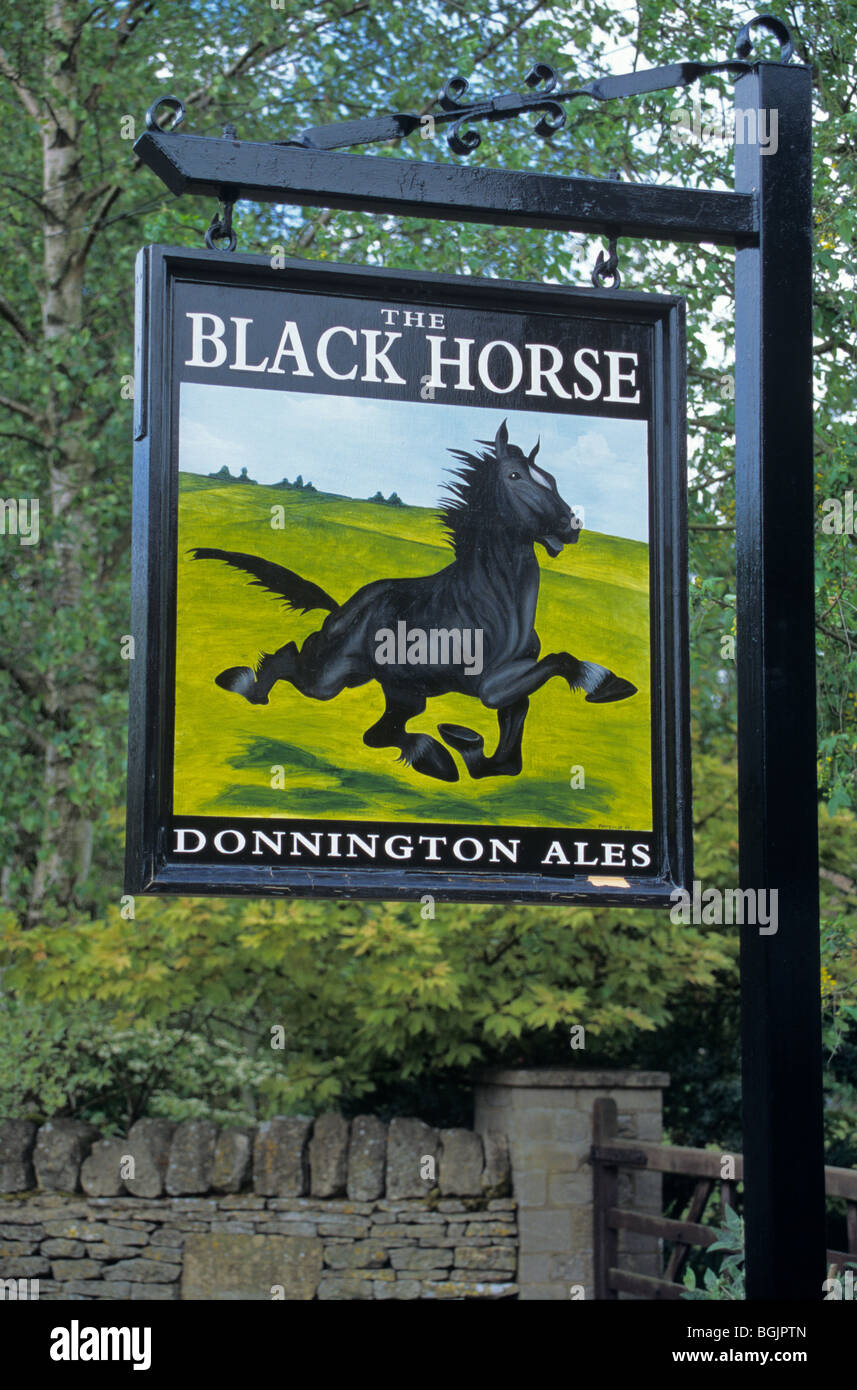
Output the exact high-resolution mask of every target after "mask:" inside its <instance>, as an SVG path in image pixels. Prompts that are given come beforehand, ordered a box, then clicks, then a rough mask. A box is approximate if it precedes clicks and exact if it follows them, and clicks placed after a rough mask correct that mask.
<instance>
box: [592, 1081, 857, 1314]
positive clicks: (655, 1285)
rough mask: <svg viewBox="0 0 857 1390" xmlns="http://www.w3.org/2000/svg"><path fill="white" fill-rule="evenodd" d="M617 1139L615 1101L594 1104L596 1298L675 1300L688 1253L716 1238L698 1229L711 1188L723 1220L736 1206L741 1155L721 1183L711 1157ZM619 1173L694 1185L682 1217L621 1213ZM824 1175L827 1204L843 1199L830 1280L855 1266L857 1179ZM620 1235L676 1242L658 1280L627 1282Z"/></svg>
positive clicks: (630, 1277)
mask: <svg viewBox="0 0 857 1390" xmlns="http://www.w3.org/2000/svg"><path fill="white" fill-rule="evenodd" d="M617 1131H618V1116H617V1110H616V1102H615V1100H611V1099H602V1100H597V1101H596V1102H595V1106H594V1111H593V1132H592V1150H591V1161H592V1186H593V1205H594V1223H595V1229H594V1241H593V1253H594V1264H595V1297H596V1298H618V1296H619V1294H620V1293H627V1294H635V1295H637V1296H638V1297H640V1298H681V1296H682V1292H683V1289H684V1285H683V1284H682V1283H681V1276H682V1271H683V1269H684V1265H685V1262H686V1260H687V1257H688V1255H689V1254H690V1251H691V1249H692V1248H693V1246H700V1247H703V1248H704V1247H706V1246H708V1245H712V1244H713V1243H714V1241H716V1240H717V1238H718V1234H719V1232H718V1231H717V1230H715V1229H714V1228H713V1227H712V1226H704V1225H702V1224H701V1218H702V1215H703V1213H704V1211H705V1207H706V1205H707V1203H708V1200H709V1198H710V1196H711V1193H712V1191H713V1190H714V1186H715V1184H719V1186H720V1210H721V1217H722V1214H723V1212H724V1211H725V1209H726V1207H727V1206H731V1207H734V1205H735V1189H736V1183H738V1182H740V1181H741V1180H742V1179H743V1177H744V1159H743V1157H742V1155H741V1154H733V1155H730V1157H732V1158H733V1159H734V1170H733V1169H730V1172H733V1173H734V1176H731V1177H727V1178H724V1177H723V1175H722V1172H723V1163H722V1156H721V1155H720V1154H718V1153H712V1152H711V1151H710V1150H708V1149H684V1148H679V1147H677V1146H675V1145H671V1144H651V1143H643V1142H640V1141H639V1140H636V1139H620V1138H618V1135H617ZM620 1169H631V1170H637V1171H639V1170H640V1169H647V1170H648V1171H649V1172H653V1173H679V1174H682V1175H683V1176H685V1177H690V1178H696V1185H695V1187H694V1189H693V1194H692V1196H691V1199H690V1202H689V1203H688V1207H687V1211H686V1212H685V1215H684V1217H683V1218H682V1219H681V1220H675V1219H673V1218H671V1217H666V1216H655V1215H653V1214H652V1213H651V1212H642V1211H632V1210H628V1209H626V1208H624V1207H620V1206H619V1170H620ZM824 1172H825V1190H826V1192H827V1195H828V1197H841V1198H844V1200H845V1210H846V1233H847V1245H848V1249H847V1250H828V1252H827V1263H828V1272H829V1274H831V1275H833V1274H835V1273H836V1271H837V1270H838V1269H841V1268H842V1266H843V1265H844V1264H845V1263H846V1262H847V1261H851V1262H854V1263H857V1171H852V1170H851V1169H850V1168H825V1170H824ZM620 1231H636V1232H639V1233H640V1234H642V1235H652V1236H658V1237H660V1238H661V1239H662V1240H670V1241H674V1242H675V1244H674V1246H673V1250H672V1252H671V1254H670V1257H669V1259H668V1261H667V1265H666V1268H665V1270H664V1273H663V1277H662V1278H658V1279H656V1278H653V1277H652V1276H651V1275H648V1274H631V1273H630V1272H628V1271H626V1270H622V1269H619V1267H618V1266H619V1232H620ZM819 1292H820V1291H819Z"/></svg>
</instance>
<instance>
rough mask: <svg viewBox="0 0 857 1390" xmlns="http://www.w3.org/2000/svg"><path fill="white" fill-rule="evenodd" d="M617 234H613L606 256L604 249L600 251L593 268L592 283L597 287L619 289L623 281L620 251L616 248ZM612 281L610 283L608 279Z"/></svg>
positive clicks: (608, 243)
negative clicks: (620, 268) (620, 271)
mask: <svg viewBox="0 0 857 1390" xmlns="http://www.w3.org/2000/svg"><path fill="white" fill-rule="evenodd" d="M617 237H618V233H617V236H611V237H610V238H609V240H608V242H607V250H608V254H607V255H606V256H605V254H604V252H603V251H599V252H598V258H597V260H596V262H595V265H594V266H593V268H592V276H591V279H592V283H593V285H594V286H595V288H596V289H597V290H598V289H602V290H618V288H619V286H620V285H621V283H622V276H621V274H620V273H619V253H618V251H617V249H616V240H617ZM608 280H609V281H610V283H609V284H608V283H607V281H608Z"/></svg>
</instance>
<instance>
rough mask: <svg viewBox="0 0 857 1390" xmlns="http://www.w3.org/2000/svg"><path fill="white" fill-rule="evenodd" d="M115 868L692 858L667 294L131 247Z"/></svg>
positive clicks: (413, 890)
mask: <svg viewBox="0 0 857 1390" xmlns="http://www.w3.org/2000/svg"><path fill="white" fill-rule="evenodd" d="M137 313H138V322H137V365H136V371H135V384H136V392H135V397H136V399H135V411H136V428H135V435H136V444H135V449H136V453H135V462H134V578H133V618H132V630H133V636H134V639H135V649H134V650H135V656H134V661H133V663H132V702H131V735H130V756H129V810H128V837H127V844H128V849H127V886H126V891H128V892H132V893H137V892H153V893H166V892H181V893H186V894H210V893H241V894H249V895H255V896H266V895H271V894H296V895H307V896H308V895H325V896H345V897H355V898H396V897H402V896H404V897H413V898H415V899H418V898H420V897H421V896H422V895H424V894H431V895H434V896H435V897H436V898H437V899H439V900H454V899H460V900H475V901H479V900H481V901H487V902H491V901H499V900H503V899H511V900H514V901H523V902H525V901H536V900H544V901H547V902H572V901H574V902H580V901H587V900H589V901H598V902H617V903H623V904H624V903H640V904H643V903H646V904H656V903H658V902H667V901H668V900H669V894H670V892H671V891H672V890H673V889H674V888H675V887H676V886H677V885H680V886H684V885H687V884H688V883H689V881H690V879H691V876H692V874H691V862H690V859H691V849H690V830H689V805H690V796H689V754H688V724H689V719H688V674H687V633H686V614H685V594H686V510H685V460H684V447H685V432H684V328H683V303H682V301H681V300H678V299H675V298H670V297H666V296H662V295H648V294H637V293H622V292H615V291H605V290H589V289H586V290H580V289H565V288H561V287H557V286H553V285H532V284H520V283H509V282H503V281H496V280H490V281H489V280H481V279H473V278H469V277H467V278H465V277H447V276H440V275H427V274H422V273H420V274H416V273H404V272H396V271H380V270H373V269H367V268H353V267H348V266H324V265H318V264H313V263H310V262H305V261H301V262H286V263H283V261H282V260H279V261H278V260H277V259H276V258H274V260H273V262H272V261H271V260H269V259H267V258H263V257H256V256H238V255H231V256H223V255H222V254H219V253H216V252H195V251H187V250H179V249H171V248H164V247H150V248H147V249H146V250H145V251H143V252H142V253H141V255H140V259H139V263H138V270H137Z"/></svg>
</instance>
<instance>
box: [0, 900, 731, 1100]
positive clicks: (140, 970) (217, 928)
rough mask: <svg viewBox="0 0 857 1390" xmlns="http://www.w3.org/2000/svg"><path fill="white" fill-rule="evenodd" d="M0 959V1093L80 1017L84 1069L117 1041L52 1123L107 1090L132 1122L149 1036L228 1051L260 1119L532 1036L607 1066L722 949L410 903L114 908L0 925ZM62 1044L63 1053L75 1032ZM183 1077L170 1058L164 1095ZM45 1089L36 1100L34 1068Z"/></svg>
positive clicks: (234, 1085)
mask: <svg viewBox="0 0 857 1390" xmlns="http://www.w3.org/2000/svg"><path fill="white" fill-rule="evenodd" d="M4 945H5V947H6V951H7V959H8V960H9V962H10V963H9V965H8V967H7V971H6V980H5V983H6V985H7V987H8V988H10V989H11V990H12V991H20V992H21V993H26V996H27V999H28V1004H29V1006H31V1007H32V1010H33V1012H32V1027H30V1026H29V1025H28V1026H27V1027H26V1029H23V1030H22V1028H21V1023H22V1019H21V1016H20V1014H17V1013H13V1014H12V1015H10V1018H9V1021H8V1023H7V1024H6V1027H5V1033H6V1036H5V1040H4V1043H3V1047H2V1048H0V1055H2V1056H3V1057H4V1059H5V1060H4V1062H3V1068H4V1071H5V1073H6V1075H5V1078H4V1085H3V1090H4V1091H5V1092H6V1093H7V1094H8V1093H9V1089H10V1088H11V1090H12V1091H13V1092H14V1093H15V1094H17V1095H18V1096H19V1097H20V1100H21V1103H24V1102H26V1105H27V1107H28V1108H29V1107H35V1108H36V1109H37V1110H39V1109H42V1108H44V1105H45V1098H46V1094H47V1093H46V1091H44V1090H43V1089H41V1088H42V1087H43V1085H46V1084H48V1083H47V1082H43V1081H42V1079H40V1075H39V1073H38V1070H37V1068H36V1067H35V1065H34V1063H35V1060H36V1059H38V1058H41V1057H44V1056H45V1053H46V1052H47V1051H49V1050H50V1051H52V1050H53V1048H54V1034H53V1032H52V1031H51V1030H52V1029H53V1028H54V1027H55V1022H56V1019H57V1017H58V1016H59V1017H64V1016H65V1015H66V1014H67V1013H69V1012H71V1014H72V1015H75V1016H76V1015H77V1011H78V1010H79V1009H80V1010H84V1011H86V1010H87V1009H88V1008H91V1007H92V1006H93V1005H95V1006H96V1009H95V1012H94V1013H91V1014H90V1015H89V1020H90V1023H89V1025H88V1026H89V1027H91V1030H92V1032H91V1038H92V1041H91V1043H88V1044H87V1045H86V1047H84V1049H83V1050H84V1052H85V1053H86V1055H89V1053H90V1052H92V1051H93V1050H95V1042H94V1040H95V1038H96V1037H97V1036H98V1035H99V1030H101V1031H104V1030H105V1029H114V1030H119V1034H120V1035H121V1037H122V1039H123V1042H122V1043H120V1044H119V1051H118V1052H116V1051H114V1052H113V1053H112V1054H111V1055H112V1056H113V1057H115V1060H116V1066H115V1068H114V1067H112V1066H111V1067H110V1068H109V1069H108V1072H107V1073H106V1074H105V1075H102V1074H100V1073H99V1074H98V1075H97V1076H96V1075H93V1077H92V1078H91V1081H90V1083H89V1084H88V1086H87V1087H86V1088H84V1087H82V1086H81V1085H80V1083H79V1081H78V1079H77V1077H76V1076H74V1075H70V1077H69V1080H70V1081H73V1082H74V1084H75V1085H76V1086H77V1087H78V1089H77V1091H76V1092H74V1093H73V1092H72V1091H69V1094H68V1096H67V1099H66V1101H65V1103H64V1108H71V1109H73V1110H74V1111H75V1113H78V1112H80V1111H83V1112H86V1110H87V1108H88V1107H94V1109H95V1110H100V1109H101V1108H102V1107H103V1106H104V1105H105V1104H106V1101H105V1099H104V1092H105V1091H107V1090H110V1089H116V1090H117V1092H120V1093H121V1097H122V1106H123V1107H124V1109H125V1110H127V1107H128V1106H129V1104H130V1105H131V1107H132V1109H133V1107H134V1106H135V1104H136V1103H137V1102H136V1100H135V1098H134V1094H133V1093H132V1090H131V1089H130V1088H129V1087H128V1086H126V1085H124V1084H123V1082H122V1079H121V1076H120V1072H122V1071H123V1069H127V1068H128V1067H129V1066H130V1059H132V1058H133V1057H137V1056H139V1055H142V1052H143V1051H144V1050H145V1048H146V1047H150V1048H151V1055H152V1067H153V1069H156V1068H163V1067H168V1068H169V1067H172V1065H173V1064H172V1062H171V1061H170V1060H169V1059H168V1058H165V1057H164V1056H163V1054H162V1051H161V1040H162V1039H163V1036H164V1030H165V1029H170V1028H174V1027H176V1026H177V1025H178V1024H179V1023H181V1025H182V1026H183V1027H184V1028H185V1029H186V1030H187V1031H188V1033H189V1034H192V1035H193V1037H194V1038H195V1039H196V1040H198V1041H200V1042H204V1043H206V1044H207V1046H208V1047H209V1049H213V1050H214V1051H216V1048H217V1043H218V1040H223V1039H228V1040H232V1039H233V1038H235V1037H238V1036H243V1038H244V1039H245V1042H246V1053H247V1056H249V1057H250V1058H251V1059H253V1062H254V1065H256V1064H258V1066H257V1067H256V1071H257V1084H258V1087H259V1094H260V1097H261V1099H260V1104H261V1107H262V1109H263V1111H265V1110H267V1111H271V1112H272V1113H273V1112H277V1111H278V1110H280V1111H281V1110H283V1109H284V1108H287V1109H294V1108H298V1109H299V1108H300V1107H301V1106H307V1105H308V1106H310V1107H312V1108H315V1109H323V1108H324V1106H325V1105H329V1104H331V1103H333V1102H336V1103H337V1104H338V1103H342V1102H344V1103H346V1104H348V1103H350V1102H352V1101H354V1100H357V1099H359V1098H360V1097H361V1096H364V1095H367V1094H368V1093H370V1092H371V1091H372V1090H373V1089H374V1087H375V1086H376V1085H378V1084H381V1085H383V1084H384V1082H385V1081H389V1080H390V1079H392V1078H394V1077H395V1078H402V1079H405V1080H408V1079H412V1078H415V1077H419V1076H422V1075H426V1074H431V1073H432V1072H434V1071H439V1072H449V1071H456V1072H458V1073H459V1074H461V1073H463V1072H464V1071H466V1069H468V1068H469V1067H471V1066H472V1065H473V1064H474V1063H476V1062H481V1061H484V1060H486V1059H493V1060H504V1059H505V1060H507V1061H509V1062H518V1063H520V1062H522V1061H528V1060H530V1051H531V1050H530V1047H529V1040H530V1039H533V1038H535V1039H538V1038H540V1037H544V1036H553V1038H554V1044H555V1047H556V1048H557V1050H559V1048H560V1047H562V1048H564V1055H565V1056H566V1057H567V1058H569V1059H571V1060H574V1058H575V1057H579V1056H580V1052H579V1051H577V1052H572V1051H571V1042H570V1037H571V1035H570V1029H571V1027H572V1026H573V1025H579V1024H583V1026H584V1028H585V1031H586V1041H587V1046H593V1045H594V1046H596V1047H600V1048H601V1049H602V1050H603V1051H605V1052H606V1053H608V1054H609V1052H610V1051H611V1049H613V1048H614V1047H615V1044H616V1040H617V1039H619V1038H625V1037H627V1036H628V1035H629V1034H631V1033H637V1032H639V1031H641V1030H642V1031H644V1032H650V1031H652V1030H653V1029H655V1028H657V1027H660V1026H662V1025H663V1024H664V1023H665V1022H666V1020H667V1019H668V1017H669V1014H670V1004H671V1001H672V1000H673V999H674V998H675V996H676V995H677V994H678V992H679V991H680V989H681V988H682V987H683V986H688V985H691V986H693V987H695V988H696V989H698V990H700V991H703V992H704V991H705V990H706V989H710V988H711V986H712V985H713V984H714V982H715V979H716V976H717V972H718V971H723V970H726V969H727V968H728V966H729V964H730V960H729V952H728V946H726V947H724V945H723V943H722V942H720V941H719V940H718V939H717V938H716V937H715V936H714V935H713V934H711V933H707V934H706V933H705V932H704V931H702V930H700V929H697V928H687V927H679V926H673V925H671V924H670V923H669V922H668V921H666V922H660V921H656V922H653V923H650V922H647V923H645V924H643V925H639V924H636V923H633V922H631V921H629V920H628V915H627V914H626V913H624V912H614V913H612V914H611V913H594V912H590V911H586V910H579V911H575V912H574V913H571V914H570V913H568V912H564V911H560V910H556V909H553V910H551V909H545V910H537V911H536V910H533V909H529V910H525V909H514V910H508V909H501V908H473V909H471V910H469V911H467V912H462V911H461V910H460V909H459V908H456V907H452V906H448V907H443V906H440V907H438V908H437V910H436V916H435V917H434V918H431V917H427V918H425V919H424V918H422V916H421V915H420V912H419V910H418V908H415V906H414V905H413V904H410V903H408V904H395V905H394V904H384V905H382V906H375V905H370V904H365V903H349V904H345V903H340V904H336V905H335V906H330V905H327V904H319V903H289V904H281V903H274V902H260V903H253V904H250V905H244V906H242V907H241V909H240V910H239V911H238V912H236V910H235V907H234V905H233V904H231V903H227V902H222V901H219V900H212V901H205V902H203V903H189V902H181V901H179V902H170V903H168V904H155V903H151V902H146V903H143V904H141V905H139V911H138V916H137V919H136V920H135V921H133V922H130V921H126V920H123V918H122V917H121V916H120V913H119V911H118V910H114V911H113V912H112V913H111V914H110V915H109V916H108V917H107V919H106V920H96V921H90V922H77V923H72V924H69V925H63V926H60V927H55V928H44V929H38V928H32V929H30V930H29V931H23V930H21V929H20V928H16V927H13V926H10V927H9V929H8V932H7V934H6V936H5V939H4ZM0 1017H2V1015H0ZM42 1028H46V1029H47V1030H48V1031H47V1032H46V1033H45V1034H44V1035H43V1034H42V1033H41V1032H40V1029H42ZM79 1028H83V1025H82V1024H80V1025H78V1022H76V1023H75V1029H78V1031H77V1032H76V1031H74V1030H73V1031H72V1032H71V1033H70V1035H69V1036H70V1044H71V1046H72V1047H74V1046H75V1042H74V1039H75V1037H77V1038H82V1037H86V1036H88V1034H87V1032H86V1029H85V1028H84V1031H83V1032H82V1033H81V1032H80V1031H79ZM278 1028H282V1029H283V1030H284V1035H278V1034H277V1032H276V1030H277V1029H278ZM272 1029H273V1030H274V1032H273V1033H272ZM278 1037H279V1041H280V1042H282V1046H280V1047H278V1046H276V1043H277V1040H278ZM16 1038H18V1039H19V1041H18V1042H16ZM272 1040H273V1041H274V1043H275V1046H274V1047H272ZM230 1058H231V1054H228V1053H227V1052H224V1053H223V1054H222V1056H221V1058H220V1060H219V1061H214V1062H213V1061H212V1060H211V1058H210V1059H209V1062H208V1065H207V1067H206V1069H205V1074H206V1075H210V1074H211V1072H212V1068H213V1069H214V1070H215V1071H216V1070H217V1068H218V1067H221V1069H222V1072H223V1079H224V1082H226V1081H227V1073H228V1072H230V1068H231V1067H232V1066H233V1061H231V1060H230ZM55 1066H56V1064H54V1068H55ZM16 1078H20V1079H16ZM186 1079H187V1078H186V1067H185V1062H184V1058H183V1057H182V1058H181V1059H179V1060H178V1062H177V1064H176V1066H175V1084H176V1086H177V1088H178V1089H179V1090H181V1088H182V1086H183V1085H184V1084H185V1082H186ZM228 1083H229V1085H228V1086H226V1087H224V1088H223V1089H224V1091H225V1092H228V1095H226V1094H225V1095H224V1102H223V1103H224V1104H225V1105H226V1106H227V1108H230V1107H231V1108H232V1109H235V1108H236V1107H237V1106H238V1105H239V1104H243V1103H244V1100H243V1092H242V1087H243V1085H244V1079H243V1075H242V1076H239V1074H238V1072H237V1071H236V1073H235V1075H234V1076H232V1075H231V1074H230V1075H229V1076H228ZM49 1084H50V1087H51V1089H50V1095H51V1096H52V1097H55V1096H56V1086H57V1084H59V1076H58V1075H57V1074H56V1073H55V1070H54V1069H49ZM230 1088H231V1089H230ZM161 1089H162V1088H161ZM215 1089H216V1090H217V1091H218V1093H219V1092H220V1089H221V1088H215ZM151 1092H152V1093H157V1094H160V1093H161V1092H159V1091H158V1087H157V1086H153V1087H152V1088H151ZM199 1093H200V1092H199V1090H198V1089H193V1090H191V1091H190V1093H189V1096H190V1098H192V1097H194V1096H196V1095H198V1094H199ZM229 1096H231V1100H230V1099H229ZM155 1098H156V1099H157V1095H156V1096H155ZM149 1101H150V1094H147V1095H146V1096H145V1103H147V1104H148V1103H149Z"/></svg>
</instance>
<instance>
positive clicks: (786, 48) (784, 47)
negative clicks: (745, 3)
mask: <svg viewBox="0 0 857 1390" xmlns="http://www.w3.org/2000/svg"><path fill="white" fill-rule="evenodd" d="M754 29H765V30H767V32H768V33H769V34H773V36H774V38H775V39H776V41H777V43H778V44H779V45H780V62H781V63H788V62H790V61H791V59H792V58H793V57H794V51H795V46H794V43H793V42H792V36H791V33H790V32H789V29H788V28H787V26H786V25H785V24H783V21H782V20H781V19H777V16H776V15H774V14H758V15H756V17H755V19H751V20H749V21H748V23H746V24H745V25H744V27H743V29H741V31H740V32H739V34H738V37H737V39H736V40H735V57H736V58H740V59H747V58H749V57H750V54H751V53H752V52H753V39H752V37H751V35H752V31H753V30H754Z"/></svg>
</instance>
